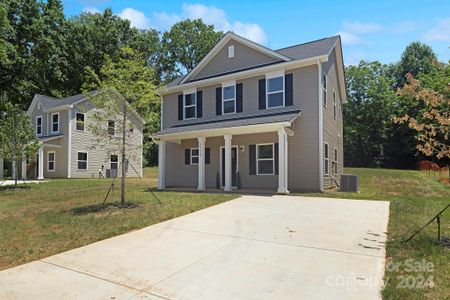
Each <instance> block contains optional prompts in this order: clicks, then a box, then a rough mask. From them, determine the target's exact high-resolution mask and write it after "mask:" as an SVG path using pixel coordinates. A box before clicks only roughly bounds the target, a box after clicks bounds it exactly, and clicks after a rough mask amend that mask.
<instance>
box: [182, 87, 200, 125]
mask: <svg viewBox="0 0 450 300" xmlns="http://www.w3.org/2000/svg"><path fill="white" fill-rule="evenodd" d="M189 94H194V98H195V104H191V105H186V95H189ZM189 107H195V109H194V117H192V118H186V108H189ZM193 119H197V90H189V91H185V92H183V120H193Z"/></svg>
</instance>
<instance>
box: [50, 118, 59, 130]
mask: <svg viewBox="0 0 450 300" xmlns="http://www.w3.org/2000/svg"><path fill="white" fill-rule="evenodd" d="M51 120H52V133H59V113H52V118H51Z"/></svg>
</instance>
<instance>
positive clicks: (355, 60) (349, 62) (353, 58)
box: [344, 51, 367, 66]
mask: <svg viewBox="0 0 450 300" xmlns="http://www.w3.org/2000/svg"><path fill="white" fill-rule="evenodd" d="M344 56H345V57H344V58H345V59H344V62H345V65H346V66H356V65H358V64H359V62H360V61H361V60H366V59H367V57H366V54H365V53H364V52H362V51H350V52H347V53H344Z"/></svg>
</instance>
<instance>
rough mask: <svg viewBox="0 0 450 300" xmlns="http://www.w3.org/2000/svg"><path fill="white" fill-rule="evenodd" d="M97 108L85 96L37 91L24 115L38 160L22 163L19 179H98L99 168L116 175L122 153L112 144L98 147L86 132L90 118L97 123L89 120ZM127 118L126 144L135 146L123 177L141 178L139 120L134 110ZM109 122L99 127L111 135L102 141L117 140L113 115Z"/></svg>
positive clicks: (141, 135)
mask: <svg viewBox="0 0 450 300" xmlns="http://www.w3.org/2000/svg"><path fill="white" fill-rule="evenodd" d="M100 92H101V91H94V92H91V94H95V93H100ZM96 109H97V108H96V106H95V105H94V104H93V103H92V101H91V100H90V96H89V95H87V94H80V95H75V96H71V97H68V98H64V99H56V98H52V97H48V96H43V95H38V94H37V95H35V96H34V98H33V101H32V102H31V104H30V107H29V108H28V115H29V116H30V119H31V122H32V125H33V127H34V129H35V133H36V136H37V137H38V139H39V142H40V145H41V146H40V148H39V151H38V155H37V157H36V159H29V160H28V162H26V161H23V162H22V168H21V170H22V171H21V173H22V174H21V175H22V178H37V179H43V178H92V177H95V178H97V177H98V176H99V174H100V172H101V174H102V175H103V176H105V177H106V176H107V175H111V176H117V174H118V173H120V162H121V154H120V153H116V152H114V151H113V150H114V148H113V147H105V146H104V145H103V146H102V145H100V144H99V143H98V139H99V137H98V136H96V135H95V134H94V133H93V132H92V131H91V130H90V124H91V122H98V120H97V119H95V118H90V116H92V113H93V112H94V111H95V110H96ZM129 122H131V123H130V124H132V126H130V128H129V129H128V131H129V132H127V143H128V144H130V145H133V147H131V149H130V152H129V153H128V157H127V163H128V165H127V176H130V177H133V176H134V177H137V176H142V170H143V168H142V162H143V160H142V141H143V120H142V119H141V117H140V116H139V115H138V114H137V113H135V112H132V113H130V116H129ZM107 123H108V124H103V126H105V127H107V130H108V134H110V138H105V139H104V140H103V141H101V143H102V144H107V143H110V139H112V138H117V139H119V138H121V131H120V128H118V124H119V123H118V122H117V121H116V120H114V119H111V120H108V121H107ZM94 124H95V123H94ZM98 126H102V125H101V124H98ZM107 146H108V145H107ZM105 149H108V151H105ZM111 149H112V150H111ZM111 151H112V152H111ZM25 170H26V171H25ZM25 172H26V176H24V173H25Z"/></svg>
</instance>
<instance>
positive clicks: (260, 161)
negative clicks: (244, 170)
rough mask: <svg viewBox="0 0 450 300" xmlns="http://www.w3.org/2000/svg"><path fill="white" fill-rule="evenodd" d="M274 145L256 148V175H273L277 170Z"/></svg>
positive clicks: (263, 145)
mask: <svg viewBox="0 0 450 300" xmlns="http://www.w3.org/2000/svg"><path fill="white" fill-rule="evenodd" d="M273 148H274V146H273V144H262V145H257V147H256V158H257V163H256V174H257V175H273V174H274V170H275V159H274V149H273Z"/></svg>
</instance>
